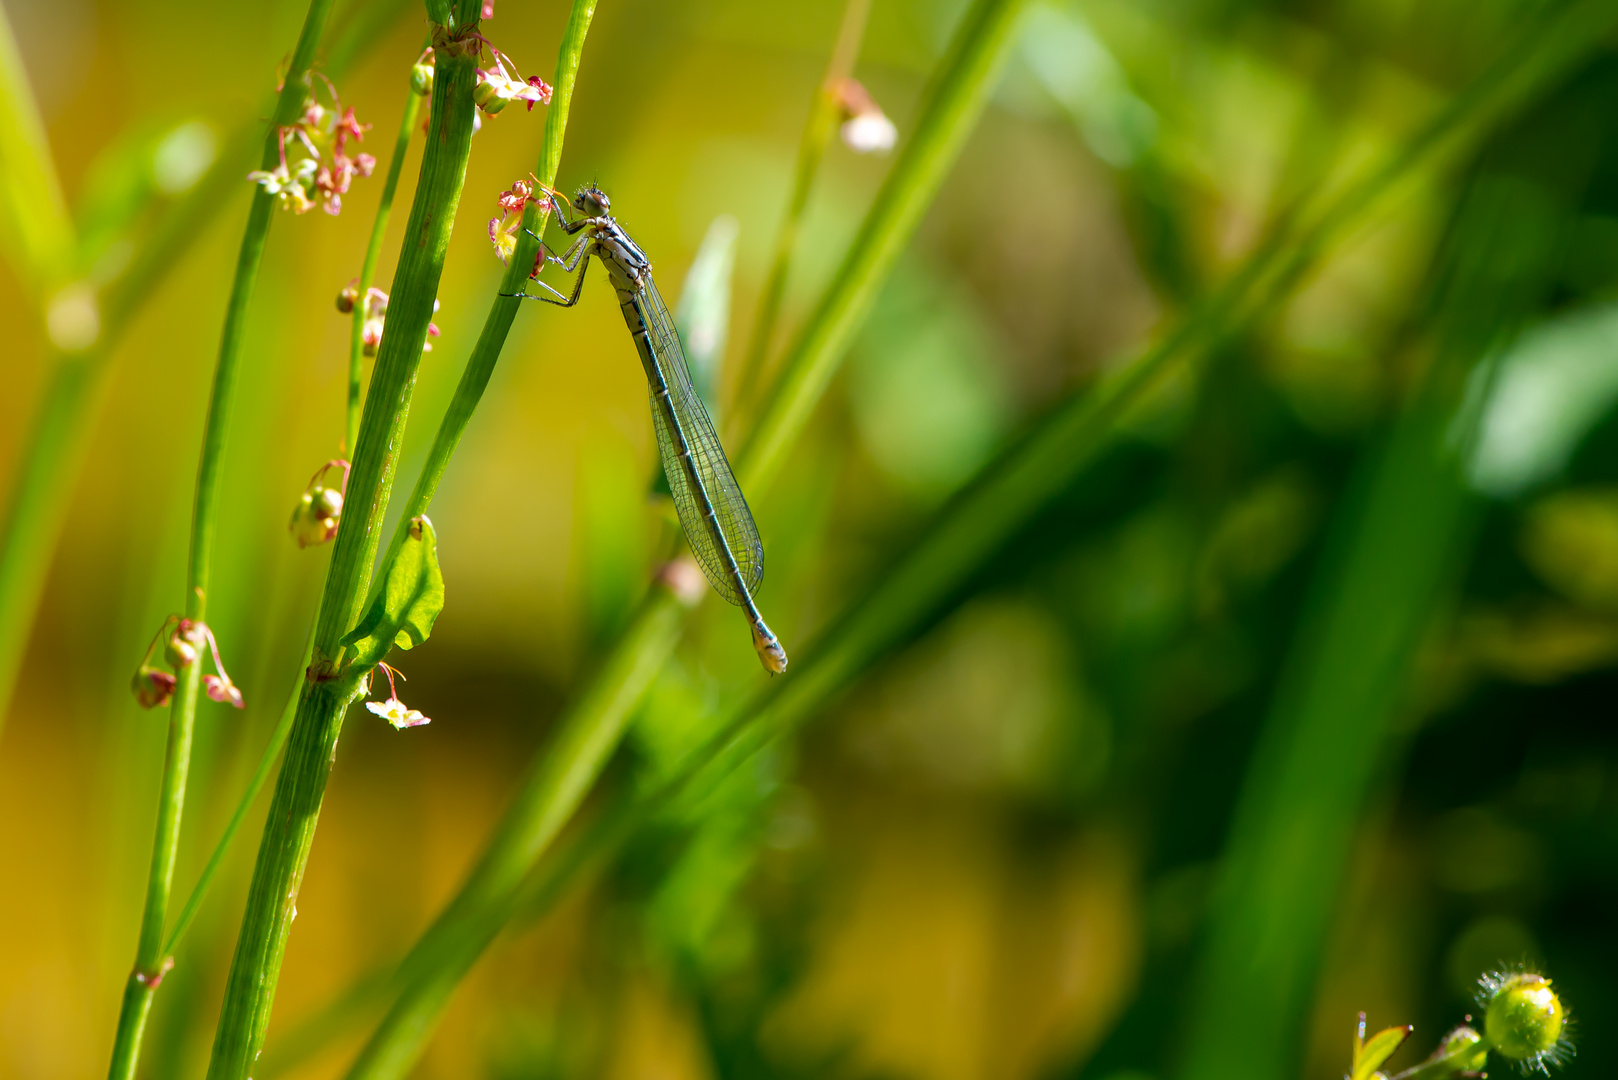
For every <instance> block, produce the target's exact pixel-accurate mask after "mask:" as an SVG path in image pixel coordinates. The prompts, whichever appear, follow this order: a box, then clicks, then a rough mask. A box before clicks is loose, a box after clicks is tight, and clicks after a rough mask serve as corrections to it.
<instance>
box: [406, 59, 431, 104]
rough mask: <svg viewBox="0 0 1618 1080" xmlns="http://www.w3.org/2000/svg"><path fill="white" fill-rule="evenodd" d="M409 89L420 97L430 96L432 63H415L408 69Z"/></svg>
mask: <svg viewBox="0 0 1618 1080" xmlns="http://www.w3.org/2000/svg"><path fill="white" fill-rule="evenodd" d="M410 89H411V90H414V91H415V92H416V93H417V94H419V95H420V96H422V97H431V96H432V92H433V65H431V64H417V65H416V66H415V67H413V68H411V69H410Z"/></svg>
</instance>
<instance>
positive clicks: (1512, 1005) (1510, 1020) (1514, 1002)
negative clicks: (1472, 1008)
mask: <svg viewBox="0 0 1618 1080" xmlns="http://www.w3.org/2000/svg"><path fill="white" fill-rule="evenodd" d="M1482 983H1483V989H1484V994H1485V999H1486V1004H1485V1015H1484V1018H1483V1032H1484V1034H1485V1035H1487V1036H1488V1039H1489V1042H1490V1043H1491V1044H1493V1046H1494V1048H1495V1049H1496V1050H1498V1051H1500V1053H1502V1054H1504V1055H1505V1056H1506V1057H1508V1058H1511V1059H1513V1060H1515V1061H1520V1062H1523V1063H1525V1064H1527V1065H1529V1066H1542V1065H1543V1063H1545V1062H1555V1061H1557V1060H1559V1059H1560V1057H1561V1056H1562V1054H1563V1053H1564V1052H1565V1050H1566V1049H1567V1044H1566V1043H1565V1042H1564V1041H1563V1038H1562V1029H1563V1025H1564V1022H1565V1021H1566V1013H1565V1011H1564V1010H1563V1008H1562V1000H1561V998H1559V997H1557V996H1556V991H1554V990H1552V989H1551V981H1550V980H1549V979H1547V978H1545V976H1543V975H1538V974H1535V973H1534V972H1531V971H1519V972H1510V973H1505V972H1502V973H1500V974H1495V975H1485V976H1484V977H1483V980H1482Z"/></svg>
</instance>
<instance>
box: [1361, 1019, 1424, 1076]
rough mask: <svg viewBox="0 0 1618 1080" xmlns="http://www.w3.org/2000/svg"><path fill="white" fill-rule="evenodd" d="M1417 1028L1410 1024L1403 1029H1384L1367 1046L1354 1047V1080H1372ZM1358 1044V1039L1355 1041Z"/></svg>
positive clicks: (1371, 1038)
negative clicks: (1373, 1075)
mask: <svg viewBox="0 0 1618 1080" xmlns="http://www.w3.org/2000/svg"><path fill="white" fill-rule="evenodd" d="M1414 1030H1415V1028H1413V1027H1411V1026H1410V1025H1409V1024H1405V1025H1403V1026H1402V1027H1390V1028H1383V1029H1382V1030H1381V1031H1379V1032H1377V1033H1376V1034H1375V1035H1372V1036H1371V1037H1370V1039H1368V1040H1367V1041H1366V1043H1365V1045H1363V1046H1360V1045H1356V1046H1355V1047H1354V1076H1353V1080H1371V1076H1372V1074H1374V1073H1375V1072H1376V1071H1377V1070H1378V1069H1380V1068H1381V1067H1382V1065H1383V1063H1384V1062H1386V1061H1387V1060H1388V1059H1389V1058H1390V1057H1392V1056H1393V1052H1394V1051H1395V1050H1397V1049H1399V1047H1401V1046H1403V1045H1404V1041H1405V1040H1406V1039H1408V1038H1410V1033H1411V1032H1412V1031H1414ZM1354 1041H1355V1043H1356V1044H1357V1043H1358V1042H1359V1040H1358V1039H1356V1040H1354Z"/></svg>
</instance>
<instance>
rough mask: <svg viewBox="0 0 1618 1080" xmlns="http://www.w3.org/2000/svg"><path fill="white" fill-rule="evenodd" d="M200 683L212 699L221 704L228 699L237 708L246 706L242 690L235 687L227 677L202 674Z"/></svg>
mask: <svg viewBox="0 0 1618 1080" xmlns="http://www.w3.org/2000/svg"><path fill="white" fill-rule="evenodd" d="M202 685H203V686H204V687H205V688H206V689H207V691H208V696H209V697H210V698H212V699H213V700H215V701H217V702H219V703H221V704H224V703H225V702H227V701H228V702H229V703H230V704H232V705H234V706H236V707H237V708H238V709H243V708H246V704H245V703H244V702H243V701H242V692H241V691H240V690H238V689H236V685H235V684H234V683H232V682H231V681H230V680H229V679H226V678H224V677H222V676H219V675H204V676H203V677H202Z"/></svg>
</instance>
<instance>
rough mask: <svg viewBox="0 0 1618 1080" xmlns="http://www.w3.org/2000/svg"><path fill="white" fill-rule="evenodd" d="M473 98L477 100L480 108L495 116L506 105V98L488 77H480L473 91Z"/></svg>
mask: <svg viewBox="0 0 1618 1080" xmlns="http://www.w3.org/2000/svg"><path fill="white" fill-rule="evenodd" d="M472 100H473V101H475V102H477V106H478V108H480V109H482V110H483V111H484V112H486V113H488V114H489V115H490V116H493V115H494V114H495V113H497V112H499V111H500V110H501V109H504V108H505V107H506V99H505V98H503V97H501V96H500V94H499V91H497V90H496V89H495V87H494V84H493V83H491V82H489V81H488V80H487V79H479V80H478V84H477V86H476V87H475V88H474V89H473V91H472Z"/></svg>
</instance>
